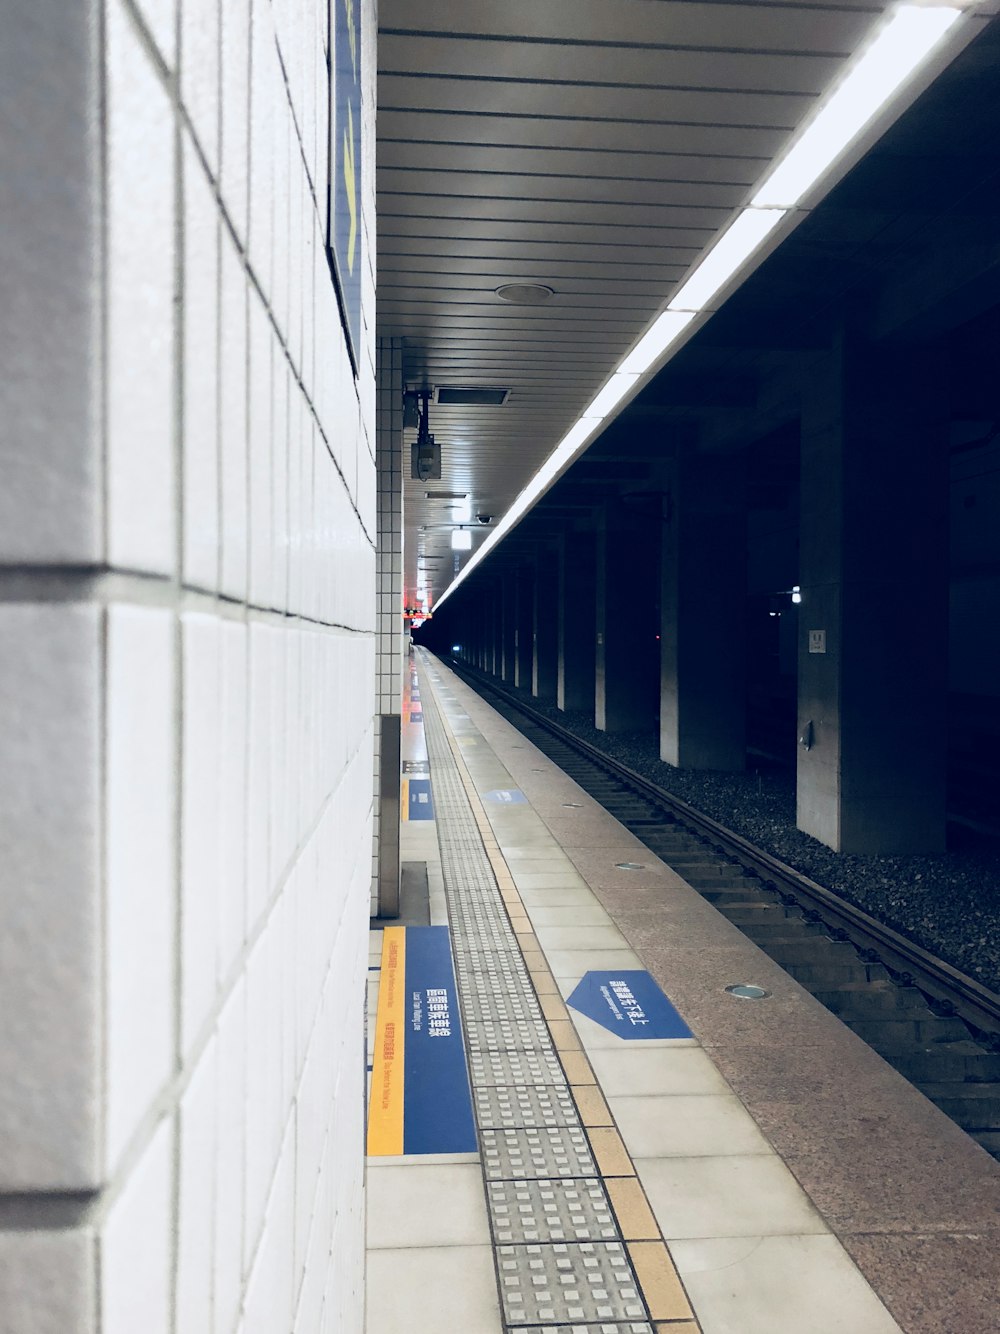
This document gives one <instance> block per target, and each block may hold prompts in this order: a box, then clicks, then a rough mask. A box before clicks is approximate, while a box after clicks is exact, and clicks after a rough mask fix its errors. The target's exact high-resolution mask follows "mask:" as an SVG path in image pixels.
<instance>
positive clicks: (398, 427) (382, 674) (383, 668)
mask: <svg viewBox="0 0 1000 1334" xmlns="http://www.w3.org/2000/svg"><path fill="white" fill-rule="evenodd" d="M378 362H379V371H378V385H377V395H378V398H377V405H378V406H377V414H376V445H377V452H376V458H377V465H378V466H377V471H376V473H375V475H374V478H373V481H374V483H375V487H376V492H375V494H374V497H373V501H374V505H375V508H376V516H375V520H374V522H375V526H376V533H377V545H376V562H377V564H376V576H375V586H376V590H377V608H378V610H377V618H376V627H377V628H376V645H375V651H376V661H375V691H376V700H375V704H376V711H377V712H378V713H379V714H382V715H384V714H395V715H399V714H400V713H401V712H402V707H403V653H404V644H403V641H404V635H403V556H402V544H401V534H402V531H403V471H402V470H403V349H402V343H401V342H400V340H399V339H390V338H383V339H380V340H379V345H378ZM380 761H381V757H380V754H379V748H378V745H377V743H376V749H375V756H374V765H373V768H374V792H375V830H374V838H373V841H372V868H371V869H372V885H371V913H372V916H375V915H376V914H377V913H378V911H379V891H378V875H379V848H380V842H381V839H380V827H381V813H380V811H379V802H378V794H379V788H380V783H381V778H380V772H381V763H380ZM389 818H390V819H396V814H395V812H392V813H391V814H390V816H389Z"/></svg>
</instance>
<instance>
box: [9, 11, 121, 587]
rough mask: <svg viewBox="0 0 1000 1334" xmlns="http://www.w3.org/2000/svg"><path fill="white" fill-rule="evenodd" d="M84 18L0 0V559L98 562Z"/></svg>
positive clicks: (92, 60)
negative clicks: (0, 8)
mask: <svg viewBox="0 0 1000 1334" xmlns="http://www.w3.org/2000/svg"><path fill="white" fill-rule="evenodd" d="M93 22H94V18H93V14H92V12H91V10H90V9H89V8H88V7H87V6H86V5H72V6H65V5H53V6H51V7H49V6H43V5H39V4H37V3H34V0H20V3H17V4H14V5H8V6H6V7H5V10H4V33H3V45H2V56H0V59H2V70H0V84H2V87H3V96H4V112H3V118H4V125H5V129H4V133H3V135H0V217H2V218H3V226H2V227H0V363H2V365H3V368H4V373H3V377H2V383H0V419H2V421H3V424H4V429H3V431H2V432H0V471H2V475H3V479H4V482H3V486H2V487H0V559H2V560H3V561H4V562H5V563H6V562H10V563H11V564H14V565H17V564H22V563H23V564H27V563H29V562H32V561H36V560H38V561H43V562H49V561H54V562H57V563H63V562H67V563H68V562H75V561H79V562H81V563H87V564H89V563H96V562H97V561H98V560H99V559H100V558H101V555H102V552H103V545H104V534H103V531H102V500H103V495H102V493H103V485H102V472H101V468H102V452H103V451H102V444H101V433H102V427H101V411H102V407H101V383H100V372H99V358H100V356H101V348H100V342H99V339H98V338H97V337H95V330H96V329H97V328H98V327H99V321H100V318H101V315H100V305H99V303H100V300H101V295H102V288H101V278H100V272H99V267H100V264H101V229H102V226H103V219H102V217H101V213H100V209H99V208H98V207H97V203H96V201H97V197H98V191H99V188H100V187H99V182H100V180H101V176H102V171H103V168H102V163H101V154H102V142H101V140H102V132H103V126H102V125H101V124H100V121H99V119H98V117H97V116H95V115H94V114H93V106H94V88H95V87H96V86H97V83H98V80H99V79H100V65H101V61H102V54H101V52H100V50H99V48H98V44H97V43H96V42H94V41H93V40H92V34H93ZM55 199H58V204H55V203H54V200H55ZM54 386H58V390H59V392H58V393H54V392H53V387H54Z"/></svg>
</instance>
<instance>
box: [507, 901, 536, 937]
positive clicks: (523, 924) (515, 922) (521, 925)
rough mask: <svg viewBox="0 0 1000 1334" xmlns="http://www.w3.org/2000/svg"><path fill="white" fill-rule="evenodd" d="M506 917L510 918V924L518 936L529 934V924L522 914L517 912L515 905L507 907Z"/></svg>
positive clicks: (510, 904)
mask: <svg viewBox="0 0 1000 1334" xmlns="http://www.w3.org/2000/svg"><path fill="white" fill-rule="evenodd" d="M507 916H508V917H509V918H510V924H511V926H512V927H513V928H514V930H515V932H516V933H517V935H519V936H523V935H526V934H530V933H531V922H530V921H529V919H528V918H527V917H526V916H525V914H524V913H520V912H517V910H516V908H515V905H514V904H512V903H509V904H508V905H507Z"/></svg>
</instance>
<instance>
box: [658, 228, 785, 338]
mask: <svg viewBox="0 0 1000 1334" xmlns="http://www.w3.org/2000/svg"><path fill="white" fill-rule="evenodd" d="M787 212H788V210H787V209H784V208H766V209H765V208H746V209H744V210H743V212H742V213H740V214H738V215H737V217H736V218H735V219H734V220H733V221H732V222H731V223H730V224H729V226H728V227H727V228H726V230H725V231H724V232H723V233H722V235H721V236H720V237H719V239H718V241H716V243H715V245H714V246H712V249H711V250H710V251H709V252H708V254H707V255H706V256H705V258H704V259H703V260H702V261H701V263H700V264H699V265H698V267H697V268H696V269H695V270H694V272H693V273H692V274H691V276H690V278H688V279H687V281H686V282H685V283H683V284H682V285H681V287H680V289H679V290H678V291H677V292H675V294H674V297H673V300H672V301H671V302H670V304H669V306H667V310H671V311H674V312H675V313H685V314H686V313H691V314H692V315H695V314H697V313H698V312H699V311H702V310H714V309H715V307H716V305H718V304H720V303H718V302H716V301H715V298H716V297H717V296H718V295H719V293H720V292H721V291H722V289H723V288H724V287H725V286H726V284H727V283H728V282H729V280H730V278H735V276H736V275H737V273H739V271H740V270H741V269H742V268H743V266H744V264H745V263H746V262H747V260H748V259H749V258H750V256H751V255H752V254H753V253H754V251H755V250H759V249H760V247H761V246H762V245H763V244H764V242H765V241H766V240H767V238H768V237H769V236H770V234H771V233H772V232H773V231H774V229H775V227H777V225H778V223H779V222H781V220H782V218H784V217H785V215H786V213H787Z"/></svg>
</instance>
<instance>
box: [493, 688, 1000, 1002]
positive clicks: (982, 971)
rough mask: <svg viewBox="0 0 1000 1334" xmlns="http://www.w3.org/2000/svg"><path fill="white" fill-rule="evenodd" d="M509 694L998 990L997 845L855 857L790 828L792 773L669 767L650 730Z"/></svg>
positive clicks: (999, 873) (999, 900)
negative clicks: (602, 726) (602, 723)
mask: <svg viewBox="0 0 1000 1334" xmlns="http://www.w3.org/2000/svg"><path fill="white" fill-rule="evenodd" d="M504 689H509V687H507V686H505V687H504ZM511 693H512V694H513V695H515V696H516V697H520V698H521V699H523V701H524V703H525V704H526V705H527V706H528V707H530V708H532V709H534V710H536V711H537V712H538V713H540V714H542V715H543V716H544V717H547V718H550V719H551V720H552V721H553V722H556V723H559V724H560V725H561V726H562V727H565V728H567V729H568V730H569V731H571V732H573V733H574V734H575V735H576V736H578V737H580V738H581V740H583V741H587V742H589V743H590V745H592V746H594V747H596V748H597V749H599V750H601V751H603V752H604V753H605V754H607V755H610V756H611V757H612V758H613V759H616V760H618V761H619V763H621V764H625V765H628V767H629V768H630V769H634V770H635V772H636V773H639V774H641V775H642V776H643V777H644V778H648V779H649V780H650V781H651V782H653V783H656V784H657V785H658V786H660V787H662V788H665V789H666V790H667V791H668V792H671V793H673V794H674V795H675V796H678V797H680V798H681V799H682V800H684V801H686V802H688V803H689V804H690V805H691V806H694V807H695V808H696V809H697V810H699V811H702V812H703V813H704V814H705V815H708V816H710V817H711V818H712V819H713V820H717V821H718V822H719V823H720V824H721V825H724V826H725V827H726V828H727V829H731V830H733V831H734V832H735V833H737V834H740V835H742V837H743V838H745V839H747V840H748V841H749V842H751V843H753V844H754V845H755V846H756V847H759V848H762V849H764V850H765V851H767V852H770V853H771V854H772V855H773V856H775V857H779V858H780V859H781V860H782V861H783V862H785V863H786V864H787V865H789V866H791V867H794V868H795V870H797V871H801V872H802V873H803V874H805V875H807V876H809V877H810V879H812V880H815V881H816V882H817V883H818V884H820V885H823V886H824V887H825V888H826V889H829V890H832V891H834V892H835V893H837V894H839V895H840V896H841V897H842V898H845V899H847V900H848V902H850V903H853V904H855V905H856V906H857V907H859V908H862V909H864V911H865V912H867V913H870V914H871V916H872V917H875V918H876V919H877V920H878V921H880V922H884V923H886V925H888V926H891V927H893V928H894V929H895V930H896V931H899V932H900V934H902V935H904V936H906V937H907V938H908V939H910V940H913V941H915V942H916V943H917V944H918V945H921V946H923V948H924V949H926V950H929V951H930V952H931V953H932V954H935V955H937V956H938V957H939V958H941V959H944V960H945V961H946V962H947V963H950V964H951V965H952V966H953V967H955V968H958V969H959V970H960V971H961V972H963V973H966V974H968V975H969V976H970V977H974V978H975V979H976V980H977V981H979V982H981V983H982V984H983V985H984V986H987V987H989V988H990V989H991V990H993V991H996V992H998V993H1000V850H996V851H994V850H976V851H950V852H947V853H943V854H940V855H938V856H917V857H859V856H853V855H848V854H845V853H839V852H833V851H831V849H830V848H828V847H826V845H825V844H823V843H820V842H818V841H817V840H816V839H814V838H812V837H811V836H810V835H809V834H805V833H803V832H802V830H801V829H797V828H796V826H795V780H794V777H793V776H792V775H791V774H788V773H783V772H774V771H771V770H769V771H763V770H762V771H761V772H759V773H754V772H748V773H723V772H720V771H719V770H698V769H675V768H673V767H672V766H671V765H669V764H664V763H663V762H662V761H661V760H660V758H659V746H658V740H657V737H656V735H655V733H653V732H638V733H631V732H622V733H612V734H608V733H606V732H599V731H598V730H597V729H596V728H595V727H594V725H593V722H592V720H591V718H590V716H589V715H588V714H586V713H573V712H566V713H564V712H563V711H562V710H561V709H557V708H556V707H555V706H554V705H551V704H543V703H541V702H540V701H539V700H537V699H534V698H533V697H532V696H531V695H530V694H529V693H528V692H527V691H524V690H512V691H511Z"/></svg>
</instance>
